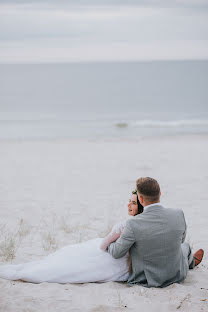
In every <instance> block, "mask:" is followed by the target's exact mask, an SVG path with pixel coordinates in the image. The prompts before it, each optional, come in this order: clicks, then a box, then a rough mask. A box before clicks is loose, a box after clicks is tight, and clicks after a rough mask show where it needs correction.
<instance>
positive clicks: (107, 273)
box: [0, 222, 129, 283]
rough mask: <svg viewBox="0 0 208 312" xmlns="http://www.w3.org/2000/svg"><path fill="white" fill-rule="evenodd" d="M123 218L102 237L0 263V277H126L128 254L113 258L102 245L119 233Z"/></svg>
mask: <svg viewBox="0 0 208 312" xmlns="http://www.w3.org/2000/svg"><path fill="white" fill-rule="evenodd" d="M124 226H125V222H123V223H119V224H116V225H115V226H114V227H113V229H112V231H111V233H110V234H109V235H108V236H106V237H105V238H104V239H103V238H96V239H92V240H89V241H86V242H83V243H80V244H75V245H68V246H65V247H63V248H61V249H60V250H57V251H56V252H54V253H52V254H50V255H48V256H47V257H45V258H43V259H42V260H38V261H32V262H28V263H23V264H3V265H0V278H4V279H8V280H23V281H27V282H32V283H42V282H51V283H87V282H108V281H126V280H127V279H128V276H129V272H128V254H126V255H125V256H124V257H122V258H120V259H114V258H113V257H112V256H111V255H110V254H109V253H108V252H106V251H105V249H106V247H107V246H108V245H109V244H110V243H111V242H113V241H115V240H116V239H118V237H119V236H120V234H121V232H122V230H123V228H124Z"/></svg>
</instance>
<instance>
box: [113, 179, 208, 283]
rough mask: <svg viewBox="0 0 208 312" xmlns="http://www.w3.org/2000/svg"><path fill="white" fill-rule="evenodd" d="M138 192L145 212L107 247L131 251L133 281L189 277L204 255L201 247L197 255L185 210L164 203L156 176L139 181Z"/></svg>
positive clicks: (171, 280)
mask: <svg viewBox="0 0 208 312" xmlns="http://www.w3.org/2000/svg"><path fill="white" fill-rule="evenodd" d="M136 187H137V195H138V198H139V201H140V203H141V204H142V205H143V206H144V212H143V213H141V214H138V215H136V216H135V217H134V218H132V219H130V220H128V221H127V223H126V226H125V228H124V230H123V232H122V234H121V236H120V238H119V239H118V240H117V241H116V242H114V243H111V244H110V245H109V246H108V248H107V250H108V252H109V253H110V254H111V255H112V256H113V257H114V258H121V257H123V256H124V255H125V254H126V253H127V251H128V250H129V251H130V254H131V258H132V272H131V274H130V276H129V279H128V284H129V285H134V284H141V285H143V286H146V287H165V286H168V285H170V284H172V283H175V282H181V281H183V280H184V279H185V278H186V275H187V273H188V270H189V269H193V268H194V266H196V265H198V264H199V263H200V262H201V260H202V258H203V253H204V252H203V250H202V249H199V250H198V251H197V252H196V253H195V254H194V256H193V255H192V252H191V248H190V246H189V244H188V243H184V240H185V236H186V222H185V218H184V214H183V211H182V210H180V209H167V208H164V207H163V206H162V205H161V204H160V195H161V192H160V186H159V184H158V182H157V181H156V180H154V179H152V178H148V177H147V178H140V179H138V180H137V181H136Z"/></svg>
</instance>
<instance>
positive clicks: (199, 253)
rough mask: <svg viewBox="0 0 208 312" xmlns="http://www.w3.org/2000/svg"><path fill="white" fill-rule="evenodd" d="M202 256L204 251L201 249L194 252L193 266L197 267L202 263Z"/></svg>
mask: <svg viewBox="0 0 208 312" xmlns="http://www.w3.org/2000/svg"><path fill="white" fill-rule="evenodd" d="M203 256H204V250H203V249H199V250H197V251H196V252H195V254H194V264H195V266H197V265H198V264H199V263H200V262H201V261H202V258H203Z"/></svg>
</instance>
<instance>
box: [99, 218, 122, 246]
mask: <svg viewBox="0 0 208 312" xmlns="http://www.w3.org/2000/svg"><path fill="white" fill-rule="evenodd" d="M123 228H124V225H123V224H117V225H115V226H114V227H113V229H112V231H111V232H110V233H109V234H108V235H107V236H106V237H104V238H103V240H102V243H101V245H100V249H102V250H103V251H105V250H106V248H107V247H108V246H109V245H110V244H111V243H113V242H115V241H116V240H117V239H118V238H119V237H120V236H121V232H122V230H123Z"/></svg>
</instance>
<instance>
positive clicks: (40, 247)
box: [0, 135, 208, 312]
mask: <svg viewBox="0 0 208 312" xmlns="http://www.w3.org/2000/svg"><path fill="white" fill-rule="evenodd" d="M207 143H208V137H207V135H204V136H203V135H196V136H194V135H188V136H182V135H180V136H169V137H168V136H162V137H159V136H158V137H140V138H134V139H111V140H110V139H108V140H104V139H99V140H96V139H93V140H84V139H80V140H79V139H76V140H75V139H66V140H42V141H40V140H33V141H32V140H22V141H21V140H2V141H0V262H1V263H15V264H17V263H23V262H28V261H31V260H36V259H40V258H42V257H44V256H45V255H47V254H49V253H51V252H53V251H54V250H56V249H58V248H60V247H62V246H65V245H68V244H73V243H79V242H81V241H85V240H88V239H91V238H96V237H103V236H104V235H105V234H107V233H108V231H109V230H110V229H111V227H112V226H113V225H114V224H115V223H117V222H119V221H122V220H125V219H127V218H128V215H127V202H128V199H129V196H130V193H131V190H132V189H134V188H135V181H136V179H137V178H138V177H140V176H151V177H154V178H156V179H157V180H158V182H159V183H160V185H161V190H162V201H161V202H162V204H163V205H164V206H166V207H170V208H171V207H173V208H174V207H176V208H180V209H183V211H184V213H185V217H186V221H187V225H188V232H187V238H186V239H187V241H188V242H189V243H190V244H191V246H192V247H193V250H194V251H195V250H197V249H199V248H203V249H204V250H205V255H204V259H203V262H202V263H201V264H200V265H199V266H198V267H197V268H195V269H194V270H192V271H189V273H188V276H187V278H186V280H185V281H184V282H183V283H181V284H173V285H171V286H169V287H167V288H164V289H154V288H152V289H147V288H144V287H141V286H134V287H129V286H128V285H127V284H126V283H117V282H109V283H87V284H79V285H75V284H64V285H63V284H56V283H54V284H49V283H42V284H32V283H26V282H21V281H8V280H3V279H0V311H4V312H13V311H15V312H20V311H21V312H22V311H25V312H26V311H27V312H33V311H50V312H55V311H57V312H58V311H59V312H62V311H64V312H65V311H87V312H93V311H99V312H101V311H103V312H104V311H105V312H113V311H145V312H150V311H159V312H162V311H164V312H166V311H187V312H190V311H193V312H196V311H204V312H205V311H208V262H207V261H208V253H207V251H208V240H207V237H208V226H207V220H208V191H207V190H208V171H207V159H208V144H207ZM69 261H70V259H69Z"/></svg>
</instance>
